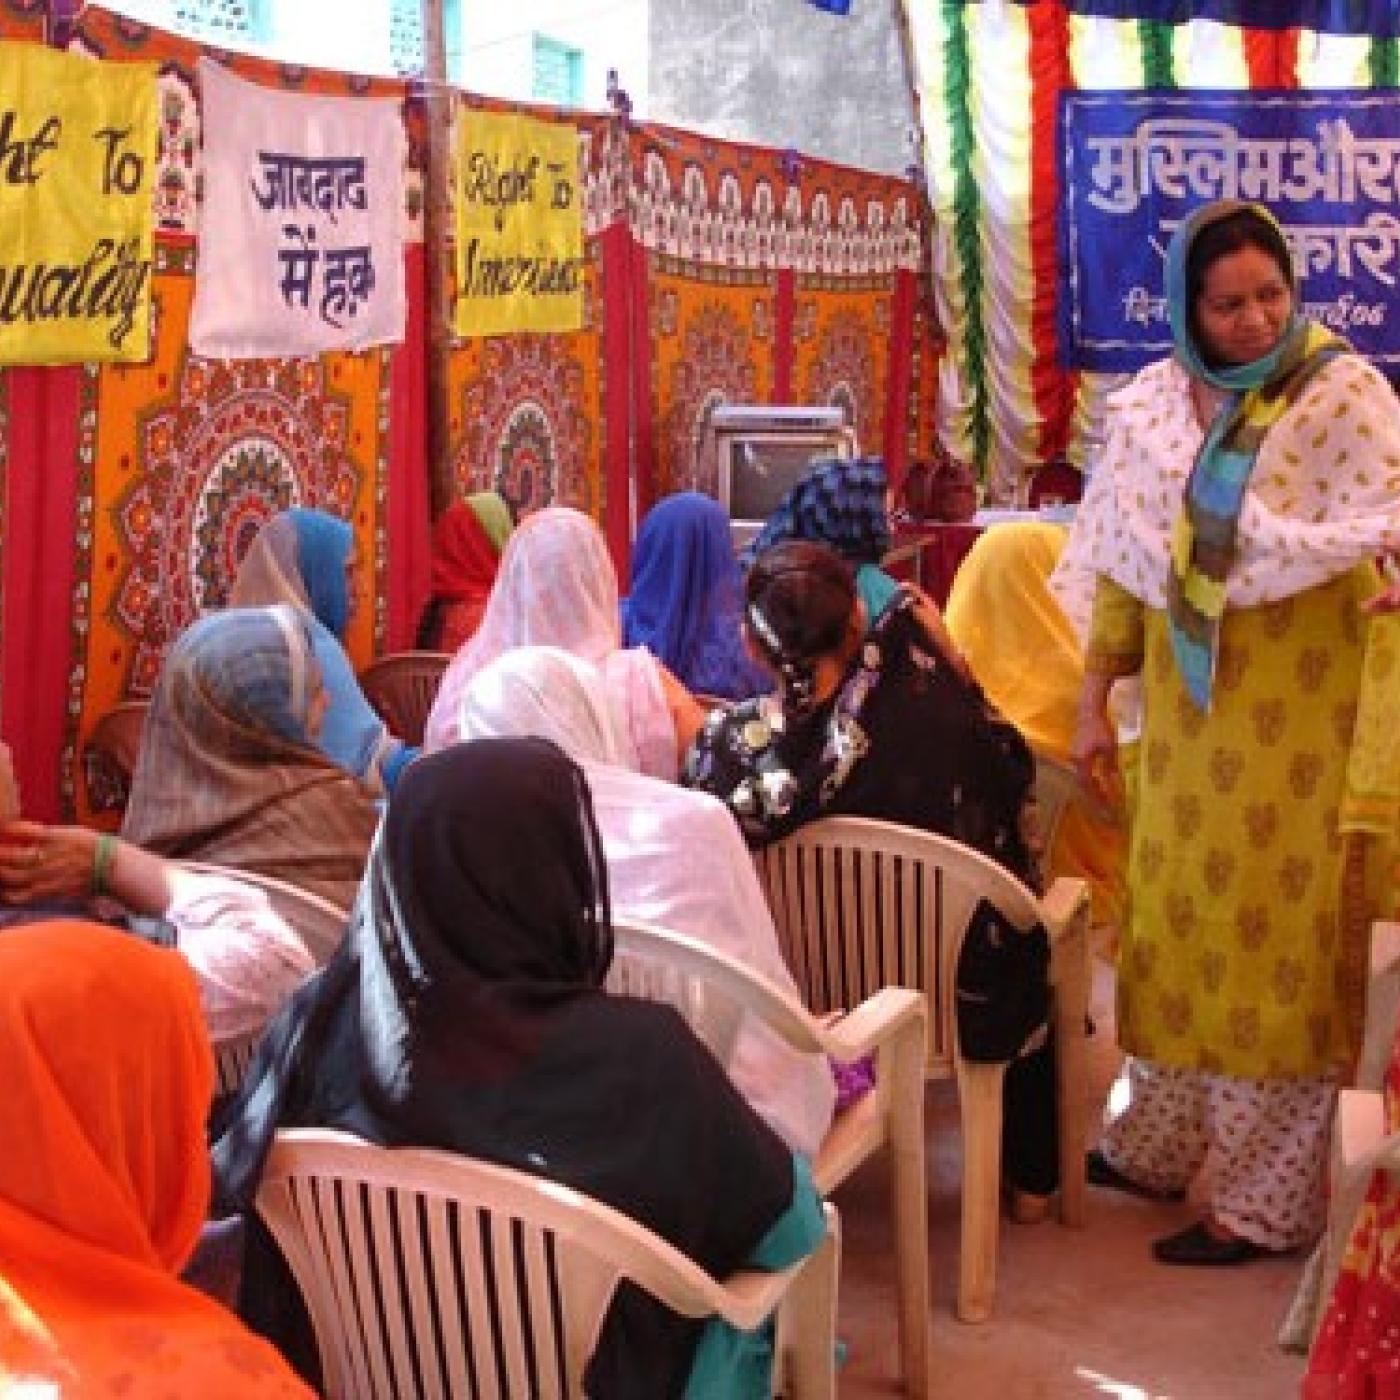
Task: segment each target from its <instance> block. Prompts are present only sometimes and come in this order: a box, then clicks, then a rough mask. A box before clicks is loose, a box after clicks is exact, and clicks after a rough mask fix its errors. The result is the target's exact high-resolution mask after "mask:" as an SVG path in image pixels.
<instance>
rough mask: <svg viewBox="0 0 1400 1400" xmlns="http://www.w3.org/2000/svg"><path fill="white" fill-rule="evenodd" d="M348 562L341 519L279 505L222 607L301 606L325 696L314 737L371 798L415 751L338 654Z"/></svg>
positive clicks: (346, 606)
mask: <svg viewBox="0 0 1400 1400" xmlns="http://www.w3.org/2000/svg"><path fill="white" fill-rule="evenodd" d="M355 568H356V561H355V536H354V532H353V531H352V530H351V528H350V526H349V525H348V524H347V523H346V522H345V521H344V520H340V519H337V518H336V517H335V516H334V515H327V514H326V512H325V511H322V510H303V509H301V508H300V507H298V508H297V509H295V510H285V511H283V512H282V514H281V515H278V516H274V517H273V518H272V519H271V520H269V521H268V522H267V524H266V525H264V526H263V527H262V529H261V530H259V531H258V534H257V538H256V539H254V541H253V543H252V545H251V546H250V548H249V550H248V553H247V555H246V556H245V558H244V560H243V562H242V564H240V565H239V568H238V577H237V578H235V579H234V581H233V587H232V588H230V590H229V606H230V607H235V608H259V607H269V606H271V605H272V604H275V603H288V604H290V605H291V606H292V607H294V608H297V609H299V610H300V611H301V613H302V615H303V616H304V617H305V619H306V623H307V627H308V628H309V630H310V633H311V642H312V646H313V647H314V648H315V652H316V661H317V663H318V664H319V665H320V668H321V679H322V681H323V682H324V684H325V687H326V695H327V697H328V700H329V703H328V705H327V706H326V717H325V721H324V723H323V724H322V725H321V733H320V736H319V738H318V740H317V743H318V744H319V746H320V748H321V751H322V752H323V753H325V754H326V755H327V756H328V757H330V758H332V759H334V760H335V761H336V762H337V763H338V764H340V766H341V767H342V768H345V769H348V770H349V772H351V773H353V774H354V775H355V777H357V778H359V779H360V781H361V782H362V783H364V785H365V787H366V789H367V790H368V791H370V792H371V793H373V794H375V795H376V796H377V795H380V794H382V793H385V792H391V791H393V787H394V784H395V783H396V782H397V781H398V777H399V774H400V773H401V772H402V771H403V769H404V766H405V764H407V763H410V762H411V761H412V760H413V759H414V758H415V757H416V756H417V753H418V751H417V749H414V748H410V747H409V746H408V745H406V744H405V743H404V742H403V741H402V740H401V739H397V738H395V737H394V736H393V735H392V734H390V733H389V731H388V730H387V729H386V728H385V726H384V721H383V720H382V719H380V718H379V716H378V715H377V714H375V712H374V710H373V709H372V708H371V707H370V703H369V701H368V700H366V699H365V696H364V692H363V691H362V690H361V689H360V682H359V681H358V680H357V679H356V676H355V668H354V667H353V666H352V665H351V664H350V658H349V657H348V656H347V655H346V654H345V647H344V645H343V641H344V637H345V629H346V628H347V627H348V626H349V625H350V618H351V615H352V613H353V612H354V610H355V606H356V603H357V602H358V595H357V591H356V587H355Z"/></svg>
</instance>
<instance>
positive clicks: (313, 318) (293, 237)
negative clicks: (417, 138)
mask: <svg viewBox="0 0 1400 1400" xmlns="http://www.w3.org/2000/svg"><path fill="white" fill-rule="evenodd" d="M199 85H200V96H201V102H200V118H201V122H202V125H203V130H204V200H203V204H202V207H201V209H200V222H199V246H198V259H197V263H196V278H195V294H194V307H193V310H192V311H191V315H190V345H191V347H192V348H193V349H194V351H195V353H196V354H199V355H206V356H209V357H211V358H215V359H250V358H257V357H265V356H266V357H274V356H275V357H287V356H295V355H315V354H319V353H321V352H322V351H326V350H362V349H366V348H368V347H369V346H372V345H386V344H391V343H395V342H398V341H401V340H402V339H403V336H404V323H405V316H406V300H405V293H404V269H403V247H402V233H401V215H402V210H403V152H404V135H403V126H402V123H401V121H400V118H399V105H398V103H397V102H394V101H388V100H381V99H369V98H365V99H361V98H353V97H350V98H341V97H320V96H302V95H301V94H299V93H289V92H276V91H273V90H272V89H270V88H264V87H260V86H258V85H257V84H255V83H250V82H246V81H245V80H243V79H242V78H238V77H235V76H234V75H233V74H232V73H229V72H228V71H227V70H226V69H225V68H224V67H223V66H222V65H221V64H219V63H216V62H214V61H212V60H210V59H207V58H206V59H201V60H200V63H199Z"/></svg>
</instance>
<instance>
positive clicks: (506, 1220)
mask: <svg viewBox="0 0 1400 1400" xmlns="http://www.w3.org/2000/svg"><path fill="white" fill-rule="evenodd" d="M714 1208H715V1209H716V1210H722V1209H723V1208H724V1203H723V1202H722V1201H716V1202H715V1203H714ZM257 1209H258V1213H259V1214H260V1215H261V1216H262V1218H263V1220H264V1221H265V1222H266V1224H267V1226H268V1229H269V1230H270V1231H271V1232H272V1235H273V1237H274V1238H275V1239H276V1241H277V1244H278V1246H279V1248H280V1249H281V1250H282V1252H283V1254H284V1255H285V1256H286V1259H287V1262H288V1264H289V1266H290V1267H291V1271H292V1274H293V1276H294V1277H295V1279H296V1281H297V1286H298V1287H299V1288H300V1290H301V1294H302V1297H303V1298H304V1299H305V1301H306V1305H307V1310H308V1311H309V1313H310V1315H311V1322H312V1326H313V1327H314V1329H315V1333H316V1344H317V1347H318V1348H319V1351H320V1357H321V1369H322V1378H323V1388H324V1391H325V1393H326V1395H327V1396H329V1397H331V1400H352V1398H354V1400H359V1398H360V1397H362V1398H363V1400H387V1398H388V1397H393V1400H413V1398H414V1397H421V1398H422V1400H429V1397H432V1398H433V1400H436V1398H437V1397H443V1400H458V1397H464V1396H469V1395H472V1396H477V1397H481V1400H488V1398H489V1397H512V1396H515V1397H519V1396H526V1395H529V1396H538V1397H542V1400H554V1397H565V1396H581V1395H582V1394H583V1391H582V1375H583V1371H584V1367H585V1365H586V1364H587V1361H588V1358H589V1356H590V1354H591V1353H592V1350H593V1346H594V1342H595V1339H596V1337H597V1334H598V1328H599V1325H600V1323H601V1321H602V1318H603V1314H604V1312H605V1311H606V1309H607V1305H608V1301H609V1299H610V1298H611V1296H612V1293H613V1290H614V1288H615V1287H616V1286H617V1284H618V1283H619V1281H621V1280H622V1279H624V1278H625V1279H630V1280H632V1281H633V1282H634V1283H636V1284H637V1285H639V1286H640V1287H641V1288H643V1289H645V1290H646V1291H647V1292H648V1293H650V1294H651V1295H652V1296H653V1297H655V1298H657V1299H659V1300H660V1301H661V1302H663V1303H664V1304H665V1305H666V1306H667V1307H668V1308H670V1309H671V1310H672V1311H674V1312H677V1313H681V1314H683V1315H684V1316H687V1317H696V1318H701V1317H710V1316H715V1315H718V1316H720V1317H723V1318H725V1319H726V1320H727V1321H728V1322H730V1323H731V1324H733V1325H734V1326H735V1327H738V1328H741V1329H743V1330H746V1331H747V1330H751V1329H753V1328H754V1327H757V1326H758V1325H759V1324H760V1323H761V1322H762V1321H763V1320H764V1319H765V1318H766V1317H767V1316H768V1315H769V1314H770V1313H772V1312H773V1311H774V1310H775V1309H776V1308H781V1309H782V1310H783V1311H784V1312H788V1311H790V1314H791V1315H790V1318H789V1319H786V1320H785V1321H786V1322H790V1325H785V1326H784V1327H783V1328H782V1331H783V1334H784V1336H786V1337H787V1339H788V1341H789V1343H790V1346H789V1350H788V1352H787V1354H786V1355H783V1356H781V1357H780V1364H781V1363H784V1362H785V1363H787V1380H788V1382H789V1389H788V1390H787V1391H786V1393H787V1394H789V1395H790V1396H792V1397H793V1400H804V1398H805V1397H808V1396H811V1397H834V1395H835V1393H836V1392H835V1380H834V1360H833V1348H834V1344H835V1316H836V1279H837V1267H838V1262H839V1254H840V1230H839V1224H838V1221H837V1217H836V1215H835V1212H834V1211H833V1210H832V1209H831V1207H829V1206H828V1207H827V1226H828V1231H827V1237H826V1239H825V1241H824V1242H823V1243H822V1245H821V1246H820V1247H819V1248H818V1249H817V1250H816V1252H815V1253H813V1254H812V1255H810V1256H808V1258H806V1259H804V1260H802V1261H801V1262H800V1263H798V1264H796V1265H794V1266H793V1267H792V1268H790V1269H785V1270H782V1271H780V1272H775V1273H762V1272H758V1271H752V1270H744V1271H741V1272H739V1273H736V1274H734V1275H733V1276H732V1277H730V1278H728V1279H726V1280H724V1281H723V1282H718V1281H716V1280H715V1279H713V1278H712V1277H710V1275H709V1274H707V1273H705V1271H704V1270H703V1269H701V1268H699V1267H698V1266H697V1265H696V1264H695V1263H693V1262H692V1261H691V1260H690V1259H688V1258H686V1256H685V1255H683V1254H681V1253H680V1252H679V1251H678V1250H676V1249H674V1248H673V1247H672V1246H671V1245H669V1244H667V1243H666V1241H664V1240H662V1239H661V1238H660V1237H659V1236H657V1235H655V1234H653V1233H652V1232H651V1231H649V1230H647V1229H646V1228H645V1227H643V1226H641V1225H639V1224H637V1222H636V1221H634V1220H631V1219H629V1218H628V1217H627V1216H625V1215H623V1214H621V1213H620V1212H618V1211H615V1210H613V1209H612V1208H611V1207H609V1206H605V1205H602V1204H600V1203H599V1202H597V1201H593V1200H590V1199H589V1198H588V1197H586V1196H583V1195H581V1194H580V1193H579V1192H577V1191H574V1190H571V1189H570V1188H569V1187H567V1186H561V1185H559V1184H558V1183H557V1182H552V1181H548V1180H545V1179H543V1178H541V1177H536V1176H532V1175H530V1174H528V1173H525V1172H520V1171H514V1170H512V1169H510V1168H507V1167H498V1166H493V1165H490V1164H488V1163H485V1162H480V1161H476V1160H474V1159H472V1158H469V1157H461V1156H457V1155H454V1154H452V1153H449V1152H439V1151H434V1150H430V1149H426V1148H384V1147H376V1146H373V1145H371V1144H369V1143H366V1142H362V1141H361V1140H360V1139H358V1138H354V1137H351V1136H349V1135H348V1134H345V1133H336V1132H327V1131H322V1130H316V1129H298V1130H293V1131H287V1132H281V1133H278V1135H277V1139H276V1141H275V1143H274V1145H273V1148H272V1151H271V1154H270V1155H269V1157H268V1161H267V1165H266V1168H265V1169H264V1173H263V1180H262V1185H261V1187H260V1188H259V1190H258V1196H257ZM473 1381H474V1383H473Z"/></svg>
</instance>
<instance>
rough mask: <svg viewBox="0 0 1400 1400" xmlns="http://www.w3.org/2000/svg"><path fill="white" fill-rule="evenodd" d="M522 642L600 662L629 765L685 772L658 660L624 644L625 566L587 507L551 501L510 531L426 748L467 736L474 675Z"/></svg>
mask: <svg viewBox="0 0 1400 1400" xmlns="http://www.w3.org/2000/svg"><path fill="white" fill-rule="evenodd" d="M522 646H553V647H558V648H560V649H561V650H562V651H567V652H570V653H572V654H573V655H574V656H577V657H580V658H581V659H582V660H584V661H591V662H592V663H593V664H594V665H595V666H597V667H598V668H599V669H600V670H601V671H602V672H603V675H604V679H605V681H606V683H607V688H608V696H609V702H610V703H611V705H612V706H613V710H614V713H615V714H616V716H617V717H618V719H619V732H620V733H621V734H622V735H623V736H624V737H625V741H626V750H627V751H626V753H625V755H624V763H625V766H627V767H629V768H632V769H634V770H636V771H638V772H643V773H649V774H651V776H653V777H657V778H667V779H674V778H675V777H676V774H677V771H678V768H679V755H678V754H677V751H676V735H675V727H674V725H673V723H672V721H671V714H670V710H669V709H668V708H667V705H666V694H665V691H664V689H663V687H662V682H661V674H660V669H659V667H658V663H657V661H656V659H655V657H653V656H652V654H651V653H650V652H649V651H647V650H646V648H645V647H634V648H630V649H623V647H622V625H621V614H620V611H619V606H618V593H617V574H616V572H615V571H614V569H613V564H612V559H611V557H610V556H609V554H608V548H607V544H606V543H605V541H604V539H603V533H602V531H601V530H599V528H598V527H597V525H595V524H594V522H593V521H592V520H590V519H589V517H588V516H586V515H584V514H583V513H582V512H581V511H577V510H570V509H567V508H566V507H562V506H551V507H549V508H548V509H546V510H542V511H539V512H537V513H536V514H534V515H531V516H529V517H528V518H527V519H525V520H524V521H523V522H522V523H521V524H520V526H519V527H518V528H517V529H516V531H515V533H514V534H513V535H512V536H511V537H510V540H509V541H508V542H507V544H506V547H505V550H504V552H503V553H502V555H501V566H500V570H499V572H498V573H497V575H496V583H495V586H494V587H493V588H492V590H491V597H490V598H489V600H488V601H487V604H486V612H485V615H484V616H483V617H482V619H481V626H480V627H479V628H478V629H477V631H476V635H475V636H473V637H472V638H471V639H470V640H469V641H468V642H467V643H466V645H465V646H463V647H462V649H461V650H460V651H459V652H458V653H457V655H456V656H454V657H453V658H452V662H451V664H450V665H449V666H448V668H447V671H446V672H445V673H444V675H443V678H442V685H441V687H440V688H439V690H438V694H437V699H436V701H435V702H434V704H433V709H432V713H431V714H430V715H429V716H428V724H427V729H426V731H425V734H424V739H423V747H424V749H425V750H426V751H428V752H432V751H433V750H435V749H441V748H446V747H447V745H449V744H453V743H456V742H457V741H458V740H459V739H460V738H461V737H462V733H461V711H462V697H463V695H464V694H465V693H466V689H467V687H468V685H470V684H471V681H472V678H473V677H474V676H475V675H476V674H477V673H478V672H479V671H480V670H481V669H482V668H483V667H485V666H488V665H489V664H490V663H491V662H492V661H494V660H495V659H496V658H497V657H498V656H500V655H501V654H502V653H503V652H507V651H510V650H512V649H513V648H515V647H522Z"/></svg>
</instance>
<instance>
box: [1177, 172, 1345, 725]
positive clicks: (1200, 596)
mask: <svg viewBox="0 0 1400 1400" xmlns="http://www.w3.org/2000/svg"><path fill="white" fill-rule="evenodd" d="M1242 213H1248V214H1250V215H1251V216H1253V217H1254V218H1256V219H1257V220H1259V221H1260V223H1262V224H1263V225H1265V226H1266V227H1267V228H1268V229H1271V230H1273V231H1274V232H1275V233H1277V234H1278V236H1279V239H1280V240H1282V237H1283V231H1282V229H1281V228H1280V227H1279V225H1278V223H1277V222H1276V221H1275V219H1274V217H1273V215H1272V214H1270V213H1269V211H1268V210H1267V209H1265V208H1263V207H1262V206H1260V205H1258V204H1247V203H1244V202H1243V201H1241V200H1233V199H1222V200H1218V201H1217V202H1216V203H1214V204H1207V205H1204V206H1203V207H1202V208H1200V209H1197V210H1195V211H1194V212H1193V213H1192V214H1191V215H1190V216H1189V217H1188V218H1186V219H1185V220H1184V221H1183V222H1182V223H1181V224H1180V225H1179V226H1178V228H1177V230H1176V232H1175V233H1174V234H1173V235H1172V240H1171V243H1170V245H1169V246H1168V248H1167V266H1166V279H1165V293H1166V301H1167V312H1168V315H1169V316H1170V318H1171V327H1172V340H1173V342H1174V344H1175V347H1176V355H1177V358H1178V360H1180V362H1181V363H1182V364H1183V365H1184V366H1185V368H1186V370H1187V371H1188V373H1190V374H1191V375H1192V376H1193V377H1194V378H1196V379H1200V380H1203V381H1204V382H1205V383H1207V384H1210V385H1211V386H1213V387H1214V388H1216V389H1223V390H1225V391H1226V392H1227V393H1229V394H1230V395H1231V397H1230V399H1229V400H1228V401H1227V402H1226V404H1225V406H1224V407H1223V408H1222V409H1221V410H1220V412H1219V413H1218V414H1217V415H1216V417H1215V421H1214V422H1213V423H1212V424H1211V425H1210V427H1209V429H1208V430H1207V432H1206V437H1205V441H1204V443H1202V445H1201V450H1200V452H1199V453H1198V454H1197V457H1196V462H1195V465H1194V466H1193V467H1192V469H1191V476H1190V479H1189V480H1188V481H1187V483H1186V493H1185V499H1184V501H1183V503H1182V510H1181V514H1180V515H1179V516H1178V517H1177V521H1176V526H1175V528H1174V530H1173V532H1172V542H1171V545H1172V548H1171V572H1170V576H1169V578H1168V581H1167V625H1168V630H1169V632H1170V634H1171V640H1172V650H1173V652H1174V654H1175V656H1176V663H1177V668H1178V670H1179V671H1180V673H1181V679H1182V682H1183V684H1184V685H1185V687H1186V690H1187V692H1188V693H1189V694H1190V696H1191V698H1192V700H1194V701H1195V703H1196V705H1197V707H1198V708H1200V709H1202V710H1205V709H1208V708H1209V707H1210V695H1211V688H1212V685H1213V682H1214V678H1215V659H1216V653H1217V650H1218V647H1219V636H1220V621H1221V618H1222V617H1223V616H1224V613H1225V596H1226V579H1227V577H1228V575H1229V571H1230V565H1231V563H1232V562H1233V560H1234V557H1235V539H1236V535H1237V533H1238V531H1239V521H1240V511H1241V509H1242V508H1243V505H1244V498H1245V492H1246V490H1247V489H1248V486H1249V478H1250V475H1251V473H1252V472H1253V470H1254V463H1255V461H1256V459H1257V457H1258V454H1259V448H1260V446H1261V444H1262V443H1263V441H1264V438H1265V436H1266V435H1267V434H1268V431H1269V429H1270V428H1271V427H1272V426H1273V425H1274V423H1275V422H1277V421H1278V419H1279V418H1280V417H1282V416H1283V414H1284V413H1285V412H1286V411H1287V409H1288V408H1289V406H1290V405H1291V404H1292V403H1293V402H1294V401H1295V400H1296V399H1297V397H1298V395H1299V394H1300V393H1301V392H1302V390H1303V387H1304V385H1305V384H1307V382H1308V381H1309V380H1310V379H1311V378H1312V376H1313V375H1314V374H1315V373H1316V372H1317V371H1318V370H1319V369H1321V368H1322V366H1323V365H1324V364H1326V363H1327V361H1328V360H1330V359H1331V358H1332V357H1333V356H1334V355H1336V354H1338V353H1339V352H1340V351H1342V350H1345V349H1346V348H1347V345H1346V342H1345V341H1343V340H1340V339H1339V338H1338V337H1336V336H1334V335H1332V334H1331V332H1330V331H1326V330H1323V328H1322V327H1321V326H1318V325H1315V324H1314V323H1313V322H1311V321H1308V320H1305V319H1304V318H1303V317H1302V316H1301V315H1300V314H1299V312H1298V307H1297V280H1296V277H1295V276H1294V274H1293V270H1292V268H1291V267H1289V268H1286V269H1285V271H1286V274H1287V277H1288V285H1289V290H1290V291H1291V292H1292V293H1293V300H1294V306H1293V312H1292V315H1291V316H1290V318H1289V321H1288V325H1287V326H1286V327H1285V328H1284V331H1283V334H1282V335H1281V336H1280V337H1279V341H1278V344H1277V345H1275V346H1274V348H1273V349H1272V350H1270V351H1269V353H1268V354H1267V355H1263V356H1261V357H1260V358H1259V359H1257V360H1251V361H1250V362H1249V363H1248V364H1243V365H1217V364H1212V363H1211V362H1210V358H1209V356H1208V354H1207V352H1206V347H1205V346H1203V345H1201V344H1200V343H1199V341H1198V339H1197V337H1196V335H1195V333H1194V331H1193V328H1192V324H1193V314H1192V313H1193V310H1194V308H1193V307H1192V305H1191V298H1190V286H1189V280H1188V269H1189V265H1190V259H1191V249H1192V247H1193V246H1194V244H1195V242H1196V239H1197V238H1199V237H1200V235H1201V234H1202V232H1204V231H1205V230H1206V229H1207V228H1210V227H1211V226H1213V225H1214V224H1217V223H1219V222H1220V221H1221V220H1222V219H1228V218H1232V217H1234V216H1235V215H1237V214H1242Z"/></svg>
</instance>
